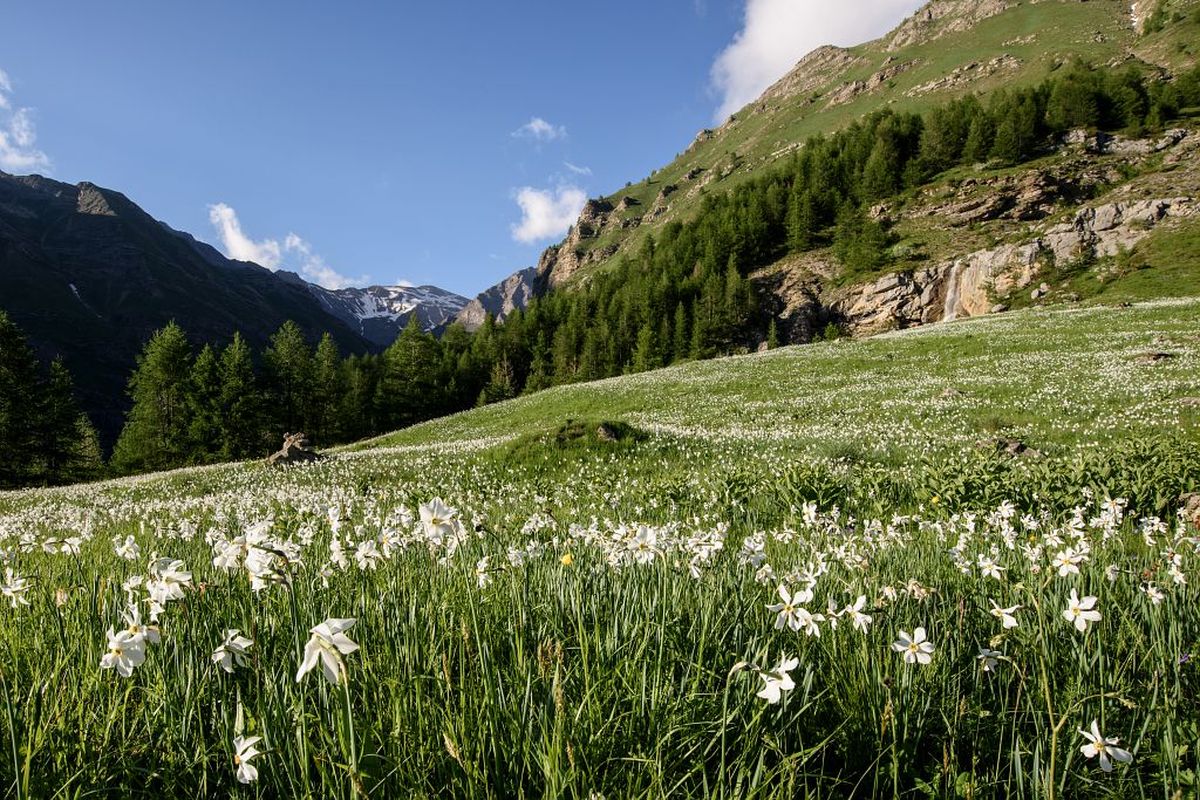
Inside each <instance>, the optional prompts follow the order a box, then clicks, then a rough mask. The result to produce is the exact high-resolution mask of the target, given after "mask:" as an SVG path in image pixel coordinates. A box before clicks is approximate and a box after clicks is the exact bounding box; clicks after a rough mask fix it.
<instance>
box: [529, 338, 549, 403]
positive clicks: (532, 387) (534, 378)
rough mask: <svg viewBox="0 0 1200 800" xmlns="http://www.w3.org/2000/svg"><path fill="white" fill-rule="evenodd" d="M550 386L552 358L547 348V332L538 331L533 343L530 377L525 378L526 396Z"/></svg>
mask: <svg viewBox="0 0 1200 800" xmlns="http://www.w3.org/2000/svg"><path fill="white" fill-rule="evenodd" d="M549 385H550V356H549V348H548V347H547V346H546V332H545V331H540V330H539V331H538V333H537V339H536V340H535V341H534V343H533V354H532V358H531V359H530V362H529V375H528V377H526V378H525V389H524V393H525V394H530V393H532V392H539V391H541V390H542V389H545V388H547V387H548V386H549Z"/></svg>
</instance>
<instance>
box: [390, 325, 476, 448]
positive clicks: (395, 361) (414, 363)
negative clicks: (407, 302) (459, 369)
mask: <svg viewBox="0 0 1200 800" xmlns="http://www.w3.org/2000/svg"><path fill="white" fill-rule="evenodd" d="M481 330H482V329H481ZM439 354H440V353H439V350H438V343H437V340H436V339H434V338H433V336H431V335H430V334H428V333H425V332H424V331H422V330H421V325H420V323H419V322H418V320H417V318H416V316H415V315H414V316H413V317H411V318H410V319H409V321H408V325H406V326H405V328H404V330H403V331H401V333H400V335H399V336H398V337H397V338H396V341H395V342H393V343H392V345H391V346H390V347H388V349H387V350H386V351H385V352H384V354H383V372H382V374H381V375H380V378H379V385H378V387H377V389H376V395H375V399H376V403H375V405H376V409H377V412H378V414H379V419H380V422H381V423H382V424H383V425H384V427H385V428H387V429H391V428H399V427H404V426H406V425H412V424H413V423H416V422H420V421H422V420H425V419H428V418H429V417H430V416H431V415H432V414H433V413H434V410H435V409H437V408H439V407H440V405H441V398H440V397H439V396H438V386H437V382H436V380H435V375H434V372H433V369H432V367H433V365H434V364H436V363H438V361H439Z"/></svg>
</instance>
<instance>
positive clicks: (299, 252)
mask: <svg viewBox="0 0 1200 800" xmlns="http://www.w3.org/2000/svg"><path fill="white" fill-rule="evenodd" d="M208 219H209V222H211V223H212V225H213V227H214V228H215V229H216V231H217V236H218V238H220V240H221V247H222V248H224V250H225V255H227V256H229V257H230V258H233V259H236V260H238V261H253V262H254V263H255V264H258V265H260V266H263V267H266V268H267V269H269V270H271V271H272V272H274V271H275V270H279V269H285V268H286V269H290V270H293V271H295V272H297V273H299V274H300V275H301V276H302V277H303V278H304V279H305V280H307V281H311V282H312V283H316V284H320V285H321V286H324V287H325V288H326V289H343V288H345V287H347V286H365V285H367V284H368V283H370V277H369V276H367V275H363V276H360V277H358V278H349V277H346V276H345V275H342V274H341V273H340V272H338V271H337V270H335V269H333V268H332V267H330V266H329V265H328V264H326V263H325V259H323V258H322V257H321V256H319V255H318V254H316V253H314V252H313V249H312V245H310V244H309V243H308V242H306V241H305V240H304V239H302V238H300V237H299V236H297V235H296V234H294V233H289V234H288V235H287V236H285V237H284V239H283V242H282V243H280V241H279V240H278V239H258V240H255V239H253V238H251V237H250V236H249V235H247V234H246V232H245V231H244V230H242V223H241V221H240V220H239V219H238V215H237V212H236V211H235V210H234V209H233V208H232V207H231V206H229V205H226V204H225V203H216V204H214V205H210V206H209V207H208Z"/></svg>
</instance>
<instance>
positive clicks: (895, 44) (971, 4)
mask: <svg viewBox="0 0 1200 800" xmlns="http://www.w3.org/2000/svg"><path fill="white" fill-rule="evenodd" d="M1015 5H1017V2H1016V0H932V1H931V2H929V3H926V4H925V5H924V6H922V7H921V8H919V9H917V11H916V13H914V14H913V15H912V16H911V17H909V18H908V19H906V20H904V22H902V23H900V27H898V28H896V30H894V31H892V32H891V33H890V34H888V36H887V37H886V39H887V49H888V51H889V52H894V51H896V50H900V49H902V48H905V47H909V46H911V45H916V44H925V43H927V42H931V41H933V40H935V39H940V38H941V37H943V36H946V35H947V34H951V33H958V32H959V31H965V30H968V29H970V28H972V27H974V26H975V25H976V24H978V23H979V22H980V21H981V20H985V19H987V18H988V17H994V16H996V15H997V14H1001V13H1003V12H1005V11H1007V10H1008V9H1010V8H1012V7H1013V6H1015Z"/></svg>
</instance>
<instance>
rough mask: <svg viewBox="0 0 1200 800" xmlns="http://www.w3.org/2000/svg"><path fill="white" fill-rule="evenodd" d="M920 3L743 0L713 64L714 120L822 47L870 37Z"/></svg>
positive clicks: (906, 0)
mask: <svg viewBox="0 0 1200 800" xmlns="http://www.w3.org/2000/svg"><path fill="white" fill-rule="evenodd" d="M920 5H921V0H845V1H844V2H840V3H829V2H826V0H746V14H745V18H744V21H743V24H742V29H741V31H740V32H739V33H738V34H737V36H735V37H734V40H733V42H732V43H731V44H730V45H729V46H728V47H726V48H725V50H724V51H723V52H722V53H721V54H720V55H719V56H718V57H717V60H716V62H715V63H714V64H713V66H712V73H711V79H712V86H713V89H714V90H715V91H716V93H717V94H718V95H719V96H720V98H721V103H720V106H719V107H718V109H717V113H716V120H717V121H718V122H721V121H723V120H725V119H726V118H728V117H729V115H730V114H732V113H734V112H735V111H737V110H739V109H740V108H742V106H744V105H746V104H747V103H749V102H750V101H752V100H754V99H755V98H756V97H758V96H759V95H760V94H762V92H763V91H764V90H765V89H766V88H767V87H768V86H770V85H771V84H772V83H774V82H775V81H777V80H779V79H780V78H782V77H783V76H784V75H786V74H787V73H788V71H789V70H790V69H791V68H792V67H793V66H795V64H796V62H797V61H799V60H800V59H801V58H803V57H804V56H805V55H806V54H807V53H810V52H812V51H813V50H815V49H816V48H818V47H820V46H821V45H825V44H833V45H841V46H847V45H854V44H859V43H861V42H864V41H867V40H869V39H874V38H876V37H878V36H881V35H882V34H884V33H886V32H887V31H889V30H890V29H892V28H893V27H895V26H896V24H897V23H899V22H900V20H902V19H903V18H904V17H905V15H907V14H910V13H912V12H913V11H914V10H916V9H917V8H918V7H919V6H920Z"/></svg>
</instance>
